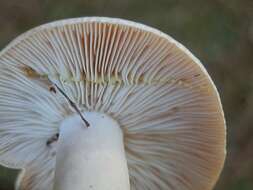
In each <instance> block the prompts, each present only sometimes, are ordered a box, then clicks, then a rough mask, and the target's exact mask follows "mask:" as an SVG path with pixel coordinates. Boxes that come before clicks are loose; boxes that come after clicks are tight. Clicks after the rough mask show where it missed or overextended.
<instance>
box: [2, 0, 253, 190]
mask: <svg viewBox="0 0 253 190" xmlns="http://www.w3.org/2000/svg"><path fill="white" fill-rule="evenodd" d="M81 16H109V17H119V18H125V19H130V20H134V21H137V22H142V23H144V24H147V25H150V26H153V27H155V28H158V29H160V30H162V31H163V32H165V33H167V34H169V35H171V36H172V37H173V38H175V39H176V40H177V41H179V42H181V43H182V44H184V45H185V46H186V47H187V48H188V49H190V51H191V52H193V54H194V55H196V56H197V57H198V58H199V59H200V60H201V61H202V63H203V64H204V65H205V67H206V68H207V70H208V72H209V73H210V75H211V77H212V78H213V80H214V82H215V84H216V85H217V87H218V90H219V92H220V95H221V99H222V103H223V106H224V111H225V116H226V119H227V128H228V129H227V130H228V147H227V148H228V155H227V160H226V164H225V168H224V170H223V173H222V175H221V178H220V180H219V182H218V184H217V186H216V188H215V190H252V189H253V1H252V0H194V1H192V0H187V1H186V0H184V1H183V0H155V1H151V0H61V1H60V0H58V1H57V0H54V1H52V0H0V49H2V48H3V47H4V46H6V45H7V44H8V43H9V42H10V41H11V40H12V39H13V38H15V37H16V36H18V35H19V34H21V33H23V32H25V31H26V30H28V29H30V28H32V27H35V26H37V25H40V24H43V23H46V22H49V21H53V20H57V19H63V18H70V17H81ZM17 172H18V171H13V170H9V169H6V168H3V167H0V190H13V189H14V183H15V179H16V175H17Z"/></svg>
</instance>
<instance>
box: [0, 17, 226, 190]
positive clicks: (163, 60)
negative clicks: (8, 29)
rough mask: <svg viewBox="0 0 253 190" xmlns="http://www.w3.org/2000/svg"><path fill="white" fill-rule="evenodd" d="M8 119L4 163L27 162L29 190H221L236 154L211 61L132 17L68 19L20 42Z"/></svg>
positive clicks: (2, 96) (5, 73) (7, 63)
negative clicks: (206, 63)
mask: <svg viewBox="0 0 253 190" xmlns="http://www.w3.org/2000/svg"><path fill="white" fill-rule="evenodd" d="M83 121H86V122H83ZM0 122H1V128H0V164H2V165H3V166H6V167H9V168H17V169H23V172H22V174H21V175H20V177H19V180H18V182H17V184H18V185H17V187H18V188H20V189H22V188H23V189H31V190H42V189H43V190H45V189H46V188H47V189H48V190H52V189H54V190H69V189H75V190H79V189H83V190H88V189H94V190H129V189H131V190H140V189H141V190H142V189H143V190H150V189H152V190H169V189H171V190H172V189H173V190H203V189H205V190H210V189H212V188H213V187H214V185H215V183H216V181H217V179H218V177H219V175H220V172H221V170H222V167H223V164H224V159H225V153H226V150H225V144H226V138H225V136H226V132H225V119H224V114H223V110H222V105H221V102H220V98H219V94H218V92H217V90H216V88H215V85H214V84H213V82H212V80H211V78H210V77H209V75H208V73H207V72H206V70H205V68H204V67H203V65H202V64H201V63H200V61H199V60H198V59H197V58H196V57H194V56H193V55H192V54H191V53H190V52H189V51H188V50H187V49H186V48H185V47H184V46H182V45H181V44H180V43H178V42H176V41H175V40H173V39H172V38H171V37H169V36H168V35H166V34H164V33H162V32H160V31H158V30H156V29H153V28H151V27H148V26H145V25H142V24H138V23H135V22H131V21H126V20H122V19H113V18H101V17H88V18H76V19H67V20H63V21H57V22H53V23H50V24H46V25H43V26H39V27H37V28H35V29H32V30H31V31H29V32H27V33H25V34H23V35H21V36H20V37H18V38H17V39H16V40H14V41H13V42H11V43H10V44H9V45H8V46H7V47H6V48H5V49H3V50H2V51H1V52H0ZM88 125H89V126H88ZM29 184H30V186H29ZM28 186H29V187H28Z"/></svg>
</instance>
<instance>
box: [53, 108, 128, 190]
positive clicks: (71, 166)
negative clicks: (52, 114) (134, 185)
mask: <svg viewBox="0 0 253 190" xmlns="http://www.w3.org/2000/svg"><path fill="white" fill-rule="evenodd" d="M83 114H84V115H85V118H86V119H87V120H88V122H89V123H90V126H91V127H89V128H83V126H82V120H81V119H80V117H79V116H78V115H74V116H71V117H69V118H67V119H66V120H64V121H63V123H62V124H61V127H60V136H59V141H58V145H57V153H56V170H55V184H54V190H70V189H75V190H90V189H93V190H130V183H129V174H128V168H127V161H126V156H125V150H124V141H123V133H122V131H121V129H120V127H119V125H118V123H117V122H115V121H114V120H113V119H111V118H110V117H108V116H107V115H105V114H102V113H95V112H85V113H83Z"/></svg>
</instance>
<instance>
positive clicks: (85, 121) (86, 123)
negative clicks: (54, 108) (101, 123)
mask: <svg viewBox="0 0 253 190" xmlns="http://www.w3.org/2000/svg"><path fill="white" fill-rule="evenodd" d="M50 82H51V83H52V84H53V85H54V86H55V87H56V88H57V90H59V92H60V93H61V94H62V95H63V96H64V97H65V98H66V99H67V100H68V102H69V104H70V105H71V107H72V108H74V110H75V111H76V112H77V113H78V114H79V115H80V117H81V119H82V120H83V122H84V123H85V125H86V126H87V127H89V126H90V124H89V122H88V121H87V120H86V119H85V118H84V117H83V115H82V113H81V111H80V110H79V109H78V107H77V106H76V104H75V103H74V102H73V101H72V100H71V99H70V98H69V97H68V96H67V94H65V92H64V91H63V90H62V89H61V88H60V87H59V86H58V85H57V84H55V83H53V82H52V81H50Z"/></svg>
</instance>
